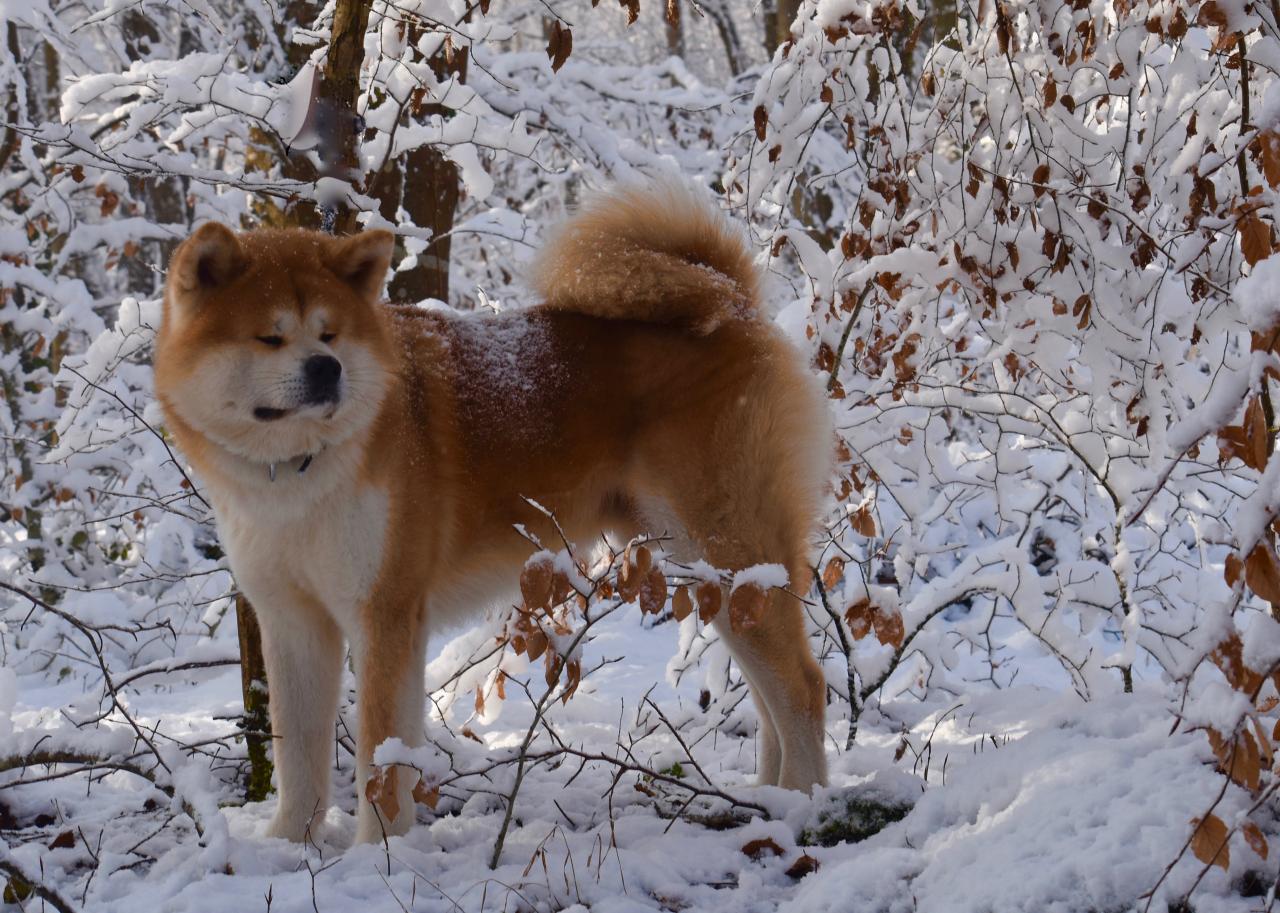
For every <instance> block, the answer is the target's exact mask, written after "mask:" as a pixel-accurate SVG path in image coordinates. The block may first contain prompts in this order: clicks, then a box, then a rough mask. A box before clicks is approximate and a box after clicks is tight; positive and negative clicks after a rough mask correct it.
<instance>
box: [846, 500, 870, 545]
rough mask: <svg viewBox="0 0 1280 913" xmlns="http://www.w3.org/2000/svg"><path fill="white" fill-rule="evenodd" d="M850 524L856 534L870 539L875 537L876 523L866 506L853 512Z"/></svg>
mask: <svg viewBox="0 0 1280 913" xmlns="http://www.w3.org/2000/svg"><path fill="white" fill-rule="evenodd" d="M850 522H851V523H852V524H853V529H854V532H856V533H857V534H858V535H860V536H866V537H867V538H868V539H870V538H873V537H874V536H875V534H876V521H875V518H874V517H872V516H871V511H870V510H869V509H868V508H867V506H866V505H865V504H864V505H862V506H861V507H859V508H858V509H857V510H855V511H854V512H853V516H852V517H850Z"/></svg>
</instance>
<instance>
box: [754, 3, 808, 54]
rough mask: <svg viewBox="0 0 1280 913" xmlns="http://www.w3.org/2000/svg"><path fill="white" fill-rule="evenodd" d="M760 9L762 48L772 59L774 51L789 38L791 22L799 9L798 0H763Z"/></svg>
mask: <svg viewBox="0 0 1280 913" xmlns="http://www.w3.org/2000/svg"><path fill="white" fill-rule="evenodd" d="M762 9H763V11H764V48H765V50H766V51H768V52H769V59H771V60H772V59H773V54H774V52H775V51H776V50H778V48H780V47H781V46H782V45H784V44H786V43H787V42H788V41H790V40H791V23H793V22H795V20H796V13H798V12H799V11H800V0H765V2H764V4H763V5H762Z"/></svg>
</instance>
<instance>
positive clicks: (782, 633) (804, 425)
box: [637, 339, 830, 790]
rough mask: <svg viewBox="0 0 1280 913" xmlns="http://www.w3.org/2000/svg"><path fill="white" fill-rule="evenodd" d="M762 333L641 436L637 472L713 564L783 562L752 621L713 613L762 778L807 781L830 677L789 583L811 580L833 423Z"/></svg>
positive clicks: (806, 785) (735, 566) (819, 741)
mask: <svg viewBox="0 0 1280 913" xmlns="http://www.w3.org/2000/svg"><path fill="white" fill-rule="evenodd" d="M761 345H762V346H763V347H764V354H759V353H757V354H755V355H753V356H752V358H751V359H750V362H749V364H750V367H751V373H750V375H749V376H747V377H744V378H742V380H741V385H740V386H739V385H737V384H735V383H734V381H735V380H736V378H735V377H734V375H733V373H732V371H731V369H730V368H729V367H726V368H725V369H723V370H721V371H720V372H718V374H717V377H718V378H719V379H720V382H721V383H722V384H723V386H722V387H720V388H716V387H711V388H709V392H708V394H707V395H706V397H705V398H704V399H703V400H701V401H697V400H696V397H697V396H698V393H697V391H695V392H694V393H693V394H692V395H691V397H690V398H689V401H691V402H693V401H697V402H698V407H697V408H694V407H693V406H688V405H686V412H685V416H687V418H685V420H684V421H669V422H668V423H667V424H666V425H664V426H660V428H659V430H658V431H657V433H654V434H651V435H649V436H648V437H646V438H645V450H644V452H643V453H642V454H641V457H640V465H639V468H638V473H637V477H638V481H639V485H640V487H641V488H642V490H644V491H646V492H649V493H651V494H652V495H656V496H658V497H661V498H663V499H664V500H665V501H666V502H667V503H669V504H670V505H671V506H672V508H673V509H674V510H675V511H676V512H677V513H678V514H679V516H680V520H681V523H682V525H683V527H684V529H685V530H686V531H687V533H688V534H689V537H690V539H691V540H692V541H693V543H695V544H696V547H697V549H698V550H699V551H700V552H701V554H702V557H704V558H706V559H707V560H708V561H709V562H710V563H711V564H712V565H714V566H715V567H717V568H719V569H721V570H725V571H740V570H743V569H745V568H749V567H752V566H755V565H760V564H777V565H781V566H782V567H783V568H784V569H785V570H786V571H787V574H788V577H789V589H790V590H791V591H792V592H790V593H789V592H784V591H782V590H778V589H774V590H771V591H770V592H769V593H768V594H767V597H766V600H767V601H766V604H765V607H764V611H763V612H762V614H761V617H760V618H759V619H756V620H755V621H754V624H751V625H738V626H736V627H735V626H734V625H732V624H731V623H730V618H729V614H730V613H729V612H728V611H727V609H726V610H722V611H721V613H720V615H719V617H718V618H717V619H716V622H715V623H716V627H717V630H718V631H719V632H720V634H721V636H722V637H723V638H724V640H725V643H726V644H727V645H728V647H729V650H730V652H731V653H732V654H733V657H734V659H735V660H736V661H737V663H738V665H739V667H740V668H741V669H742V672H743V675H744V677H745V678H746V680H747V683H748V684H749V685H750V687H751V691H752V694H753V696H754V697H755V701H756V706H757V707H759V708H760V711H761V712H760V727H761V728H760V765H759V771H760V782H761V783H765V784H776V785H779V786H784V787H788V788H791V789H802V790H808V789H810V788H811V787H813V786H814V785H815V784H822V783H825V782H826V775H827V771H826V756H825V753H824V744H823V742H824V739H825V727H824V723H823V716H824V713H825V709H826V682H825V679H824V677H823V674H822V670H821V668H820V667H819V666H818V663H817V661H816V660H815V659H814V657H813V653H812V651H811V649H810V646H809V640H808V637H807V634H806V630H805V616H804V607H803V605H802V603H801V601H800V599H798V598H797V597H796V596H795V595H792V593H795V594H799V595H801V596H803V595H804V594H805V593H807V592H808V590H809V582H810V571H809V567H808V560H807V558H808V551H809V538H810V536H811V534H812V531H813V528H814V526H815V525H816V519H817V513H818V504H819V503H820V497H821V490H822V488H823V486H824V485H825V484H826V482H827V472H828V467H829V458H828V452H829V449H830V431H829V427H830V426H829V420H828V418H827V413H826V407H825V404H824V402H823V401H822V399H821V394H820V392H819V391H817V390H816V389H815V388H814V385H813V384H812V383H811V382H810V380H809V379H808V378H807V377H806V376H805V375H804V374H803V373H802V369H800V368H799V367H794V366H793V361H792V358H791V356H790V355H789V354H788V353H786V351H785V350H783V349H781V348H777V347H774V348H770V347H769V345H768V340H767V339H765V340H764V341H763V342H762V343H761ZM748 351H749V350H748ZM742 363H744V364H746V363H748V362H747V361H746V359H745V358H744V359H743V360H742ZM709 414H710V415H712V416H714V418H713V419H712V420H711V421H710V422H708V420H707V416H708V415H709ZM691 441H696V442H697V443H696V445H694V446H690V442H691Z"/></svg>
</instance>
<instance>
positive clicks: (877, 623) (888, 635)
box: [871, 609, 906, 648]
mask: <svg viewBox="0 0 1280 913" xmlns="http://www.w3.org/2000/svg"><path fill="white" fill-rule="evenodd" d="M871 625H872V627H874V628H875V629H876V640H878V641H880V643H882V644H888V645H891V646H893V647H895V648H897V647H901V646H902V641H903V640H904V639H905V637H906V631H905V630H904V629H903V627H902V615H900V614H899V613H898V612H894V613H893V614H892V615H890V614H889V613H888V612H883V611H880V610H879V609H877V610H876V612H875V614H874V615H873V616H872V618H871Z"/></svg>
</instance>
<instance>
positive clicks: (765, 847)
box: [742, 837, 783, 861]
mask: <svg viewBox="0 0 1280 913" xmlns="http://www.w3.org/2000/svg"><path fill="white" fill-rule="evenodd" d="M742 852H743V854H744V855H746V856H750V857H751V858H752V859H755V860H757V861H759V860H760V859H762V858H763V857H764V854H765V853H769V854H770V855H773V856H781V855H783V849H782V847H780V846H778V844H777V842H776V841H775V840H774V839H773V838H772V837H761V838H759V839H757V840H752V841H751V842H750V843H748V844H747V845H746V846H744V847H743V848H742Z"/></svg>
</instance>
